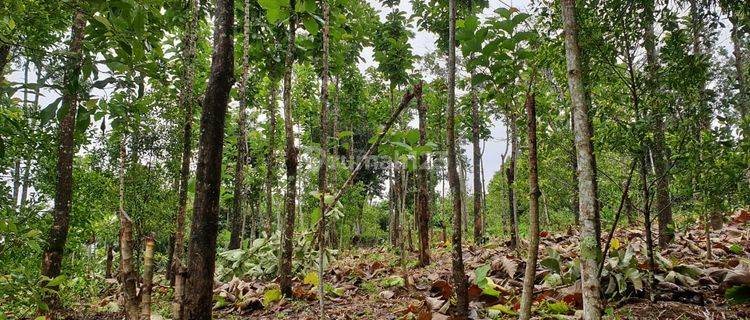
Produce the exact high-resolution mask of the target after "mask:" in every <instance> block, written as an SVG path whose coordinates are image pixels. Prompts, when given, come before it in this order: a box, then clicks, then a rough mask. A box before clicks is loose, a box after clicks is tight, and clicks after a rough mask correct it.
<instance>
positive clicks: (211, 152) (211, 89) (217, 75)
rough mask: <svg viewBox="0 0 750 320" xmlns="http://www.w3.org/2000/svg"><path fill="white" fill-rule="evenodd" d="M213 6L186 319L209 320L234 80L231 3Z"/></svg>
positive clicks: (223, 1)
mask: <svg viewBox="0 0 750 320" xmlns="http://www.w3.org/2000/svg"><path fill="white" fill-rule="evenodd" d="M215 9H216V11H215V15H214V45H213V54H212V56H211V75H210V76H209V79H208V86H207V87H206V94H205V98H204V99H203V112H202V114H201V127H200V132H201V137H200V146H199V150H198V166H197V169H196V183H195V203H194V204H193V222H192V225H191V229H190V244H189V245H188V261H189V264H188V270H187V273H188V276H187V281H186V282H185V286H186V288H187V289H188V290H186V294H185V296H184V299H183V301H184V310H183V313H184V317H182V318H184V319H211V307H212V297H213V285H214V267H215V265H216V234H217V232H218V228H219V195H220V194H219V193H220V192H219V191H220V187H221V158H222V151H223V149H224V117H225V116H226V113H227V102H228V100H229V91H230V90H231V89H232V83H233V82H234V79H233V78H234V57H233V55H234V45H233V42H232V40H233V36H234V32H233V26H234V1H231V0H217V1H216V5H215Z"/></svg>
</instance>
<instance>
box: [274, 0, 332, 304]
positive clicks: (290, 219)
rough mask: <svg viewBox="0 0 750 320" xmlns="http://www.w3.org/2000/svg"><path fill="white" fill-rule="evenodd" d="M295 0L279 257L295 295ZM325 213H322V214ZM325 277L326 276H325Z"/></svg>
mask: <svg viewBox="0 0 750 320" xmlns="http://www.w3.org/2000/svg"><path fill="white" fill-rule="evenodd" d="M295 3H296V1H295V0H290V2H289V5H290V8H291V9H290V13H289V14H290V16H289V36H288V39H287V40H288V42H287V46H286V61H285V65H284V68H285V69H284V132H285V133H286V149H285V152H286V196H285V197H284V212H285V219H284V230H283V231H282V233H281V239H282V241H281V242H282V248H281V260H280V261H279V285H280V286H281V293H282V294H284V295H285V296H287V297H291V296H292V274H291V273H292V249H293V248H292V244H293V240H294V239H292V236H293V235H294V213H295V201H296V199H297V188H296V187H297V152H298V150H297V147H296V146H295V145H294V120H293V119H292V108H293V106H292V65H293V64H294V56H293V54H294V38H295V35H296V29H297V15H296V13H295V11H294V10H295V9H294V7H295ZM321 215H322V214H321ZM321 280H322V279H321Z"/></svg>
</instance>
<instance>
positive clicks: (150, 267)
mask: <svg viewBox="0 0 750 320" xmlns="http://www.w3.org/2000/svg"><path fill="white" fill-rule="evenodd" d="M154 245H155V243H154V238H151V237H148V238H146V250H145V251H144V253H143V285H142V286H141V293H140V295H141V320H150V319H151V289H152V286H153V279H154Z"/></svg>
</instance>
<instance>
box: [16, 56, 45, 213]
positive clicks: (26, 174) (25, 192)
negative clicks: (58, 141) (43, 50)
mask: <svg viewBox="0 0 750 320" xmlns="http://www.w3.org/2000/svg"><path fill="white" fill-rule="evenodd" d="M35 65H36V84H37V86H36V88H35V89H34V106H33V108H34V109H33V110H32V111H31V114H32V115H36V114H37V112H39V97H40V96H41V95H40V93H39V88H41V86H42V85H43V84H44V82H43V80H42V79H41V78H42V68H41V67H40V66H39V64H38V62H37V63H35ZM31 129H32V135H33V136H36V131H37V121H36V119H32V120H31ZM31 147H32V149H31V150H30V151H29V154H28V156H27V157H26V165H25V166H24V171H23V188H22V189H21V208H22V209H23V208H25V207H26V202H27V201H28V197H29V186H30V185H31V179H30V176H31V161H32V160H33V159H34V154H35V152H33V150H36V148H37V142H35V141H34V142H32V146H31Z"/></svg>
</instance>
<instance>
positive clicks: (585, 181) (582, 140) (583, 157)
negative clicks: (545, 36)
mask: <svg viewBox="0 0 750 320" xmlns="http://www.w3.org/2000/svg"><path fill="white" fill-rule="evenodd" d="M562 15H563V25H564V31H565V53H566V54H565V55H566V60H567V71H568V84H569V90H570V97H571V101H572V104H573V116H574V119H575V128H574V135H575V142H576V153H577V159H578V190H579V197H578V198H579V211H580V223H581V254H580V257H581V279H582V291H583V318H584V319H585V320H590V319H600V318H601V309H602V302H601V290H600V285H599V278H598V277H597V266H598V261H597V259H599V255H600V254H601V250H600V245H599V238H598V236H597V225H598V221H597V213H596V212H597V203H596V202H597V195H596V167H595V163H594V150H593V148H592V143H591V141H592V140H591V138H592V136H593V131H592V128H591V126H590V125H589V123H590V120H589V102H588V100H587V98H586V92H585V90H586V89H585V84H584V82H583V78H584V75H583V72H582V68H581V54H580V48H579V46H578V23H577V21H576V1H575V0H562Z"/></svg>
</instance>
